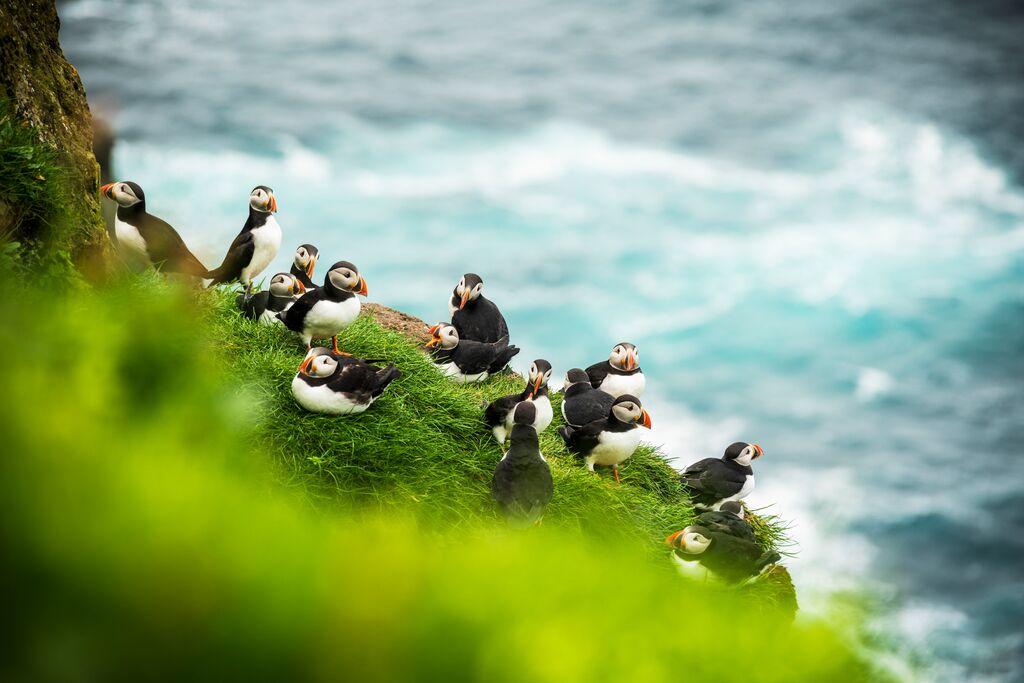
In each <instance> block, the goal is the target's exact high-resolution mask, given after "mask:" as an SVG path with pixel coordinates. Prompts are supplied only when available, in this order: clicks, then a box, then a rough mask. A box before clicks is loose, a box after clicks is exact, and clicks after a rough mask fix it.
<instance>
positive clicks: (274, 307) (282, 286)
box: [235, 273, 306, 325]
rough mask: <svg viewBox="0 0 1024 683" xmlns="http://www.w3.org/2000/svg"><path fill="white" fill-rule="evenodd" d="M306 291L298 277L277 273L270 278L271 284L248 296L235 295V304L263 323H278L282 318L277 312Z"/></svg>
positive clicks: (243, 312)
mask: <svg viewBox="0 0 1024 683" xmlns="http://www.w3.org/2000/svg"><path fill="white" fill-rule="evenodd" d="M305 291H306V288H305V287H304V286H303V284H302V283H301V282H300V281H299V279H298V278H297V277H295V276H294V275H292V274H291V273H277V274H276V275H274V277H272V278H270V286H269V287H268V288H267V289H265V290H264V291H262V292H256V293H255V294H253V295H252V296H250V297H248V298H246V297H245V295H244V294H239V295H238V296H237V297H235V304H236V305H237V306H238V308H239V309H240V310H241V311H242V315H244V316H245V317H246V318H249V319H250V320H258V321H260V323H261V324H263V325H277V324H280V322H281V320H280V319H279V318H278V317H277V314H278V313H280V312H281V311H284V310H286V309H287V308H288V307H289V306H291V305H292V304H294V303H295V301H296V300H297V299H298V298H299V297H300V296H301V295H302V294H304V293H305Z"/></svg>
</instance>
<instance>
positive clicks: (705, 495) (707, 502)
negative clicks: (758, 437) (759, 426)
mask: <svg viewBox="0 0 1024 683" xmlns="http://www.w3.org/2000/svg"><path fill="white" fill-rule="evenodd" d="M762 455H764V449H763V448H761V447H760V446H758V445H757V444H756V443H746V442H745V441H737V442H736V443H734V444H730V445H729V447H728V448H726V449H725V455H723V456H722V457H721V458H704V459H703V460H698V461H697V462H695V463H693V464H692V465H690V466H689V467H687V468H686V469H685V470H683V473H682V474H680V475H679V479H680V481H681V482H682V484H683V485H684V486H686V487H687V488H689V489H690V491H691V492H692V498H693V505H694V507H695V508H697V509H698V510H718V509H720V508H721V507H722V504H723V503H725V502H727V501H730V500H734V501H741V500H743V499H744V498H746V497H747V496H749V495H750V493H751V491H753V490H754V470H753V469H752V468H751V467H750V463H752V462H753V461H754V460H757V459H758V458H760V457H761V456H762Z"/></svg>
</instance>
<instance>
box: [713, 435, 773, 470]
mask: <svg viewBox="0 0 1024 683" xmlns="http://www.w3.org/2000/svg"><path fill="white" fill-rule="evenodd" d="M762 455H764V449H763V448H761V447H760V446H758V445H757V444H756V443H747V442H746V441H737V442H736V443H734V444H730V445H729V447H728V448H726V449H725V455H723V456H722V459H723V460H735V461H736V462H738V463H739V464H741V465H744V466H747V467H749V466H750V463H751V462H753V461H754V460H757V459H758V458H760V457H761V456H762Z"/></svg>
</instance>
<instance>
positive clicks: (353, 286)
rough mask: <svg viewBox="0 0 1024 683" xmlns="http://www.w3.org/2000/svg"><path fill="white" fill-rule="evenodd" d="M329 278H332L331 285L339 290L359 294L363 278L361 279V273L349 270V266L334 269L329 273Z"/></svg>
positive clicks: (352, 269)
mask: <svg viewBox="0 0 1024 683" xmlns="http://www.w3.org/2000/svg"><path fill="white" fill-rule="evenodd" d="M327 277H328V278H330V280H331V284H333V285H334V286H335V287H337V288H338V289H346V290H348V291H351V292H358V291H359V290H360V288H361V285H360V283H361V282H362V278H361V277H359V272H358V271H356V270H355V269H354V268H349V267H348V266H339V267H337V268H334V269H333V270H331V271H330V272H329V273H327Z"/></svg>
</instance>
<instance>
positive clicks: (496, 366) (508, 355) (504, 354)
mask: <svg viewBox="0 0 1024 683" xmlns="http://www.w3.org/2000/svg"><path fill="white" fill-rule="evenodd" d="M517 353H519V347H518V346H514V345H513V346H506V347H505V348H504V349H503V350H501V351H499V352H498V354H497V356H495V358H494V362H493V363H491V365H490V367H488V368H487V371H488V372H490V373H491V374H492V375H493V374H494V373H496V372H501V371H502V370H504V369H505V368H506V367H507V366H508V364H509V362H511V360H512V358H513V357H514V356H515V355H516V354H517Z"/></svg>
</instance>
